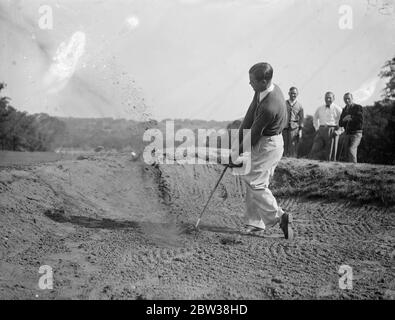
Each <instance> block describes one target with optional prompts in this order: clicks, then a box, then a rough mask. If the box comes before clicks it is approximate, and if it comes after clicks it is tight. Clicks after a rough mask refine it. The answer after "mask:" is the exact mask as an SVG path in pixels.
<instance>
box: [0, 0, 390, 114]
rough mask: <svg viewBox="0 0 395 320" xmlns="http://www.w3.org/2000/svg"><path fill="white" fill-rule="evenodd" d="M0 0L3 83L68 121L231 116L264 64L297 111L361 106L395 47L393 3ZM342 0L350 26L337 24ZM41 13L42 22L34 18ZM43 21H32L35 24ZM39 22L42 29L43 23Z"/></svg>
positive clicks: (21, 103) (17, 102)
mask: <svg viewBox="0 0 395 320" xmlns="http://www.w3.org/2000/svg"><path fill="white" fill-rule="evenodd" d="M45 4H47V5H49V6H50V8H51V9H52V15H53V28H52V29H42V26H43V23H44V26H48V24H45V22H47V23H48V20H45V19H44V18H45V17H47V16H46V15H45V14H46V13H47V12H48V11H45V10H46V8H42V7H40V6H42V5H43V2H42V1H38V0H19V1H18V0H12V1H9V0H0V81H3V82H6V83H7V85H8V87H7V90H6V94H7V95H9V96H10V97H11V98H12V101H13V105H14V106H16V107H17V108H18V109H21V110H26V111H28V112H31V113H35V112H46V113H49V114H51V115H58V116H73V117H115V118H118V117H124V118H133V119H139V120H142V119H146V118H149V117H153V118H156V119H164V118H193V119H205V120H212V119H214V120H234V119H236V118H240V117H242V116H243V115H244V114H245V112H246V109H247V107H248V105H249V102H250V101H251V99H252V95H253V92H252V89H251V88H250V86H249V84H248V81H249V80H248V69H249V68H250V66H252V65H253V64H254V63H256V62H261V61H266V62H269V63H271V64H272V66H273V68H274V82H275V83H277V84H278V85H280V87H281V89H282V90H283V92H284V94H285V95H286V96H287V92H288V88H289V87H290V86H296V87H298V88H299V90H300V96H299V101H300V102H301V103H302V105H303V106H304V108H305V113H307V114H312V113H313V112H314V110H315V109H316V108H317V107H318V106H319V105H320V104H322V103H323V97H324V93H325V92H326V91H333V92H334V93H335V95H336V101H335V102H337V103H338V104H340V105H341V106H343V101H342V96H343V94H344V93H345V92H347V91H351V92H354V93H355V96H356V97H357V100H359V102H361V103H362V104H363V105H367V104H369V103H372V102H373V101H375V100H378V99H379V98H380V94H381V90H382V88H383V86H384V82H383V81H382V80H380V79H378V77H377V75H378V73H379V71H380V69H381V66H382V65H383V64H384V62H385V61H386V60H388V59H390V58H392V57H393V55H394V54H395V51H394V49H395V36H394V35H395V0H355V1H351V0H341V1H337V0H325V1H324V0H277V1H276V0H134V1H130V0H113V1H100V0H85V1H77V0H58V1H55V0H47V1H45ZM341 5H348V6H349V8H351V9H352V19H353V20H352V29H351V30H350V29H341V28H340V27H339V20H340V19H341V18H342V16H344V13H339V9H340V7H341ZM43 17H44V18H43ZM40 23H41V24H40ZM40 26H41V27H40Z"/></svg>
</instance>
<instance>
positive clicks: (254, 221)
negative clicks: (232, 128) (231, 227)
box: [229, 62, 293, 239]
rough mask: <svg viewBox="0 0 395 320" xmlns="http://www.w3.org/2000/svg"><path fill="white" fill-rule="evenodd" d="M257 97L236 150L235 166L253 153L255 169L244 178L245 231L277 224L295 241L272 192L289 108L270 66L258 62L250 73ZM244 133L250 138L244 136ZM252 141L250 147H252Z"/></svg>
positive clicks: (262, 229)
mask: <svg viewBox="0 0 395 320" xmlns="http://www.w3.org/2000/svg"><path fill="white" fill-rule="evenodd" d="M249 77H250V85H251V87H252V88H253V89H254V91H255V94H254V98H253V100H252V102H251V105H250V107H249V108H248V111H247V113H246V115H245V117H244V119H243V122H242V124H241V125H240V128H239V140H238V143H239V148H238V149H236V148H232V156H231V159H232V160H233V159H237V160H235V161H234V162H231V163H230V165H229V166H230V167H233V166H235V165H237V164H238V163H240V161H242V157H240V158H239V155H240V154H241V153H242V152H245V151H246V150H250V152H249V155H250V160H251V169H250V170H249V172H247V173H246V174H244V175H241V177H242V179H243V180H244V181H245V183H246V189H247V191H246V213H245V224H246V227H245V232H247V233H252V234H256V233H261V232H262V231H264V230H265V228H267V227H273V226H275V225H276V224H277V223H279V225H280V229H281V230H282V231H283V233H284V236H285V238H286V239H292V238H293V231H292V229H291V226H290V222H291V221H290V220H291V219H290V216H289V214H287V213H284V211H283V210H282V209H281V207H280V206H279V205H278V204H277V201H276V199H275V197H274V196H273V194H272V193H271V191H270V190H269V182H270V178H271V177H272V176H273V173H274V170H275V168H276V166H277V164H278V163H279V161H280V159H281V157H282V155H283V151H284V142H283V137H282V131H283V129H284V128H285V127H286V126H287V124H288V117H287V107H286V104H285V99H284V95H283V93H282V92H281V89H280V88H279V87H278V86H277V85H275V84H274V83H272V77H273V68H272V67H271V65H270V64H268V63H265V62H262V63H257V64H255V65H254V66H252V67H251V69H250V70H249ZM243 130H244V132H245V130H248V131H247V132H248V135H247V136H243ZM247 141H248V142H250V145H248V144H249V143H247Z"/></svg>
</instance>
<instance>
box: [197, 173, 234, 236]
mask: <svg viewBox="0 0 395 320" xmlns="http://www.w3.org/2000/svg"><path fill="white" fill-rule="evenodd" d="M227 169H228V166H225V169H224V170H223V171H222V174H221V176H220V177H219V179H218V181H217V184H216V185H215V187H214V189H213V191H211V194H210V197H209V198H208V200H207V203H206V205H205V206H204V208H203V211H202V213H201V214H200V216H199V219H198V221H197V222H196V228H197V227H198V226H199V223H200V220H201V219H202V217H203V214H204V212H205V211H206V208H207V206H208V204H209V202H210V200H211V198H212V196H213V194H214V192H215V190H217V187H218V185H219V183H220V182H221V180H222V177H223V176H224V174H225V172H226V170H227Z"/></svg>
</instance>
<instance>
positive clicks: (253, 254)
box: [0, 155, 395, 299]
mask: <svg viewBox="0 0 395 320" xmlns="http://www.w3.org/2000/svg"><path fill="white" fill-rule="evenodd" d="M222 169H223V167H222V166H219V165H146V164H144V163H141V162H134V161H130V157H129V155H111V156H91V157H89V158H87V159H85V160H80V161H77V160H61V161H55V162H52V163H46V164H36V165H35V166H27V167H18V168H10V167H9V168H3V169H2V170H1V171H0V226H1V227H0V256H1V259H0V261H1V262H0V274H1V278H0V299H20V298H27V299H37V298H39V299H59V298H60V299H152V298H154V299H184V298H187V299H240V298H243V299H284V298H294V299H305V298H325V299H335V298H345V299H367V298H369V299H393V298H394V290H395V280H394V279H395V278H394V274H395V273H394V270H393V262H394V261H393V259H394V247H393V243H394V226H395V219H394V212H395V210H394V207H393V204H394V203H393V202H392V201H393V200H392V197H391V195H392V193H391V192H390V191H391V188H393V185H394V182H392V183H391V182H390V180H391V179H393V177H394V168H393V167H378V166H364V167H362V166H361V167H359V168H358V170H356V169H355V168H354V167H352V166H348V165H345V164H325V163H318V162H306V161H291V160H287V159H284V160H282V162H281V163H280V165H279V168H278V170H277V172H276V175H275V179H274V181H273V190H274V193H275V194H276V195H277V196H278V197H279V198H278V199H279V201H280V204H281V206H282V207H283V208H284V209H285V210H287V211H288V212H291V213H293V214H294V223H295V233H296V239H295V240H294V241H293V242H289V241H286V240H285V239H283V236H282V233H281V231H280V230H279V229H278V228H276V227H275V228H273V229H271V230H269V231H268V233H267V234H266V235H265V236H264V237H254V236H247V235H243V234H241V233H239V231H238V229H239V227H241V226H242V215H243V211H244V199H243V197H244V192H245V188H244V186H243V184H242V183H241V180H240V177H237V176H234V175H232V174H231V173H230V172H228V173H227V174H226V175H225V176H224V179H223V181H222V182H221V184H220V185H219V188H218V190H217V192H216V193H215V195H214V197H213V199H212V201H211V203H210V205H209V207H208V209H207V212H206V213H205V216H204V217H203V219H202V222H201V225H200V227H201V230H200V232H196V231H195V230H193V228H191V225H193V224H194V223H195V222H196V220H197V217H198V215H199V213H200V210H201V209H202V208H203V206H204V204H205V202H206V200H207V198H208V196H209V193H210V191H211V190H212V188H213V186H214V184H215V182H216V180H217V179H218V177H219V175H220V173H221V171H222ZM345 172H346V173H345ZM339 174H341V177H342V178H344V179H343V180H342V181H343V182H342V183H343V184H340V182H338V181H337V180H339V179H335V177H336V175H338V176H339ZM378 174H381V178H380V177H377V175H378ZM303 177H304V179H303ZM366 179H371V181H372V183H371V185H372V186H368V185H367V183H366ZM375 179H377V180H384V181H386V184H385V186H386V187H384V185H382V186H380V184H377V183H376V184H374V183H373V182H374V181H375ZM314 183H315V184H314ZM314 185H315V188H314ZM353 190H354V191H355V190H356V191H358V192H355V194H359V196H360V197H363V198H360V199H358V198H356V197H355V196H353V194H352V193H350V192H352V191H353ZM319 191H320V192H321V193H320V192H319ZM328 199H329V200H330V201H328ZM334 200H336V201H334ZM362 200H364V201H362ZM361 201H362V202H363V204H362V205H361ZM41 265H49V266H51V267H52V268H53V272H54V288H53V290H40V289H39V287H38V280H39V278H40V276H41V275H40V274H39V273H38V270H39V267H40V266H41ZM341 265H349V266H351V267H352V268H353V276H354V280H353V289H352V290H342V289H340V288H339V285H338V283H339V277H340V275H339V273H338V271H339V267H340V266H341Z"/></svg>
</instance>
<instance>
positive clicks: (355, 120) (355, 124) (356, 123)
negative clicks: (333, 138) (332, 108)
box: [339, 104, 363, 134]
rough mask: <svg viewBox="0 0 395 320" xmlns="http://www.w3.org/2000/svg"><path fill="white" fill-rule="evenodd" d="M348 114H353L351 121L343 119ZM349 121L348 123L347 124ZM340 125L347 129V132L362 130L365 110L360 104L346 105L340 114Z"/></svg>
mask: <svg viewBox="0 0 395 320" xmlns="http://www.w3.org/2000/svg"><path fill="white" fill-rule="evenodd" d="M347 115H350V116H351V120H350V121H343V118H344V117H345V116H347ZM347 122H348V124H347ZM339 126H340V127H343V128H345V129H346V134H353V133H356V132H358V131H362V128H363V110H362V106H360V105H359V104H353V105H351V106H345V107H344V109H343V111H342V114H341V115H340V120H339Z"/></svg>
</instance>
